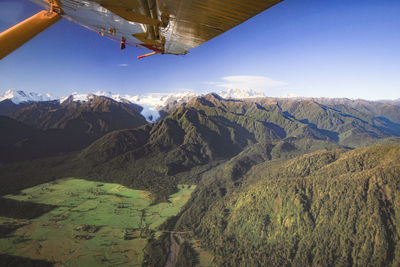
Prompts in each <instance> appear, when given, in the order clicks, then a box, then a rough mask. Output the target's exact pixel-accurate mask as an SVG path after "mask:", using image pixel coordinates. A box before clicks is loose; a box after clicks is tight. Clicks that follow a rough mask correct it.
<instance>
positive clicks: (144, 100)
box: [0, 89, 300, 122]
mask: <svg viewBox="0 0 400 267" xmlns="http://www.w3.org/2000/svg"><path fill="white" fill-rule="evenodd" d="M218 95H219V96H221V97H222V98H235V99H246V98H257V97H266V96H265V94H264V93H263V92H260V91H255V90H250V89H248V90H240V89H228V90H225V91H219V92H218ZM96 96H104V97H108V98H111V99H113V100H115V101H117V102H122V103H133V104H136V105H139V106H141V107H142V108H143V110H142V111H141V114H142V115H143V116H144V117H145V118H146V120H147V121H148V122H155V121H157V120H158V119H159V118H160V112H159V111H160V110H162V109H165V110H168V106H169V105H174V104H176V103H187V102H188V101H189V100H190V99H192V98H194V97H197V96H200V94H196V93H194V92H191V91H186V92H174V93H147V94H138V95H129V94H125V95H122V94H115V93H112V92H106V91H97V92H94V93H88V94H80V93H77V92H74V93H72V94H71V95H68V96H65V97H61V98H56V97H54V96H52V95H51V94H38V93H33V92H32V93H27V92H24V91H17V90H7V91H6V92H4V93H3V94H0V102H1V101H3V100H7V99H9V100H11V101H12V102H13V103H14V104H21V103H24V102H25V103H27V102H39V101H52V100H55V101H59V102H60V103H61V104H62V103H65V102H66V101H73V102H90V101H92V100H93V99H95V97H96ZM299 97H300V96H297V95H286V96H283V98H299Z"/></svg>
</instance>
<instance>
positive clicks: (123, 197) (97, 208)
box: [0, 179, 195, 266]
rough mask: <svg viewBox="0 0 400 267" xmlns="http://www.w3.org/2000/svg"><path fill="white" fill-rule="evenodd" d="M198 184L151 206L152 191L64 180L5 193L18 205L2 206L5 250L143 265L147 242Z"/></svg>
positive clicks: (74, 261) (67, 261)
mask: <svg viewBox="0 0 400 267" xmlns="http://www.w3.org/2000/svg"><path fill="white" fill-rule="evenodd" d="M194 189H195V186H188V185H179V186H178V192H177V193H175V194H173V195H171V196H169V199H168V202H167V203H166V202H164V203H158V204H156V205H151V204H152V199H153V197H152V196H151V193H149V192H147V191H141V190H133V189H128V188H126V187H124V186H121V185H118V184H110V183H98V182H90V181H85V180H80V179H62V180H57V181H54V182H51V183H46V184H42V185H38V186H35V187H32V188H28V189H25V190H23V191H22V192H21V194H19V195H7V196H4V197H3V198H2V199H1V201H2V202H3V204H7V205H9V206H14V210H8V212H4V210H2V214H1V217H0V229H3V230H5V229H9V231H8V232H7V233H6V232H5V231H3V233H2V236H1V239H0V254H3V253H5V254H9V255H13V256H21V257H28V258H31V259H36V260H46V261H49V262H53V263H56V264H57V265H64V266H110V265H116V264H127V263H129V264H139V265H140V264H141V263H142V261H143V259H144V254H143V250H144V248H145V246H146V245H147V241H148V240H149V239H156V238H158V237H159V236H160V235H161V234H162V232H159V231H157V229H158V227H159V226H160V225H161V224H162V223H163V222H164V221H165V220H166V219H167V218H169V217H171V216H175V215H176V214H178V213H179V211H180V210H181V208H182V207H183V205H184V204H185V203H186V201H187V200H188V199H189V197H190V195H191V193H192V192H193V190H194ZM27 201H29V202H27ZM4 202H7V203H4ZM24 203H26V204H24ZM24 206H25V207H26V209H27V208H30V209H32V208H33V209H35V210H36V216H35V215H32V216H28V214H29V210H28V211H27V210H25V209H24V208H21V207H24Z"/></svg>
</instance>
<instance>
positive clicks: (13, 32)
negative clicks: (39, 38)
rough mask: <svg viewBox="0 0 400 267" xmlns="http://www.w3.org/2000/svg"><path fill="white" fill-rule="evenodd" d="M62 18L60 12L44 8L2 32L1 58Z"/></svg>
mask: <svg viewBox="0 0 400 267" xmlns="http://www.w3.org/2000/svg"><path fill="white" fill-rule="evenodd" d="M60 19H61V15H60V14H58V13H56V12H53V11H46V10H43V11H40V12H39V13H37V14H36V15H33V16H32V17H30V18H28V19H26V20H24V21H22V22H20V23H18V24H17V25H15V26H13V27H11V28H10V29H8V30H5V31H4V32H2V33H0V59H3V58H4V57H5V56H7V55H8V54H10V53H11V52H13V51H14V50H15V49H17V48H18V47H20V46H21V45H23V44H25V43H26V42H28V41H29V40H30V39H32V38H33V37H35V36H36V35H38V34H39V33H41V32H42V31H44V30H45V29H47V28H48V27H50V26H51V25H53V24H54V23H55V22H57V21H58V20H60Z"/></svg>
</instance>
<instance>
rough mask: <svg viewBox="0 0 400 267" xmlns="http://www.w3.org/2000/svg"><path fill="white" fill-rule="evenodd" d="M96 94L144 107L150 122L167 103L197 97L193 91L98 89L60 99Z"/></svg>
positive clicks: (89, 97)
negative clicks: (116, 91)
mask: <svg viewBox="0 0 400 267" xmlns="http://www.w3.org/2000/svg"><path fill="white" fill-rule="evenodd" d="M95 96H104V97H108V98H111V99H113V100H115V101H117V102H123V103H134V104H137V105H139V106H141V107H142V108H143V110H142V112H141V114H142V115H143V117H145V118H146V120H147V121H148V122H155V121H157V120H158V119H159V118H160V113H159V110H160V109H162V108H163V107H165V106H166V105H168V104H170V103H173V102H180V101H184V102H187V101H188V100H190V99H191V98H192V97H196V96H197V94H195V93H193V92H178V93H148V94H142V95H133V96H132V95H128V94H125V95H120V94H113V93H111V92H105V91H97V92H95V93H93V94H78V93H72V95H70V96H67V97H63V98H61V99H60V103H64V102H65V101H75V102H86V101H91V100H93V99H94V97H95Z"/></svg>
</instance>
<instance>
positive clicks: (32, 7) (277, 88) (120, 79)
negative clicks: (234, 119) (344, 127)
mask: <svg viewBox="0 0 400 267" xmlns="http://www.w3.org/2000/svg"><path fill="white" fill-rule="evenodd" d="M40 10H41V7H39V6H37V5H36V4H34V3H32V2H30V1H28V0H0V31H3V30H4V29H6V28H8V27H10V26H12V25H14V24H15V23H17V22H19V21H21V20H23V19H24V18H27V17H29V16H31V15H33V14H35V12H38V11H40ZM399 14H400V1H398V0H385V1H377V0H352V1H348V0H325V1H321V0H285V1H283V2H282V3H280V4H278V5H277V6H275V7H273V8H271V9H268V10H266V11H265V12H263V13H261V14H260V15H258V16H256V17H254V18H252V19H250V20H249V21H247V22H245V23H243V24H241V25H239V26H238V27H236V28H234V29H232V30H230V31H228V32H226V33H224V34H222V35H220V36H218V37H217V38H215V39H213V40H211V41H209V42H207V43H205V44H203V45H201V46H200V47H198V48H195V49H193V50H191V51H190V53H189V54H188V55H185V56H173V55H156V56H152V57H149V58H146V59H144V60H137V59H136V57H137V56H138V55H141V54H144V53H147V51H146V50H142V49H139V48H134V47H128V48H127V49H125V50H123V51H120V50H119V44H118V43H116V42H113V41H110V40H108V39H106V38H103V37H101V36H100V35H99V34H97V33H95V32H92V31H89V30H87V29H85V28H83V27H81V26H79V25H76V24H74V23H72V22H70V21H68V20H66V19H62V20H61V21H60V22H58V23H57V24H55V25H53V26H52V27H51V28H49V29H48V30H46V31H45V32H43V33H42V34H40V35H38V36H37V37H35V38H34V39H33V40H32V41H31V42H29V43H27V44H25V45H24V46H23V47H21V48H19V49H18V50H17V51H15V52H14V53H12V54H11V55H9V56H8V57H6V58H5V59H3V60H1V61H0V93H1V92H3V91H5V90H7V89H11V88H14V89H19V90H26V91H34V92H39V93H52V94H53V95H56V96H64V95H68V94H70V93H72V92H79V93H88V92H95V91H98V90H103V91H111V92H114V93H120V94H131V95H136V94H143V93H151V92H161V93H164V92H174V91H178V90H192V91H194V92H198V93H206V92H209V91H216V92H217V91H219V90H223V89H226V88H240V89H256V90H259V91H263V92H264V93H265V94H266V95H270V96H282V95H287V94H296V95H301V96H316V97H320V96H324V97H349V98H364V99H371V100H375V99H396V98H400V80H399V77H400V49H399V47H400V30H399V29H400V16H399Z"/></svg>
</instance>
